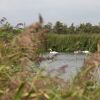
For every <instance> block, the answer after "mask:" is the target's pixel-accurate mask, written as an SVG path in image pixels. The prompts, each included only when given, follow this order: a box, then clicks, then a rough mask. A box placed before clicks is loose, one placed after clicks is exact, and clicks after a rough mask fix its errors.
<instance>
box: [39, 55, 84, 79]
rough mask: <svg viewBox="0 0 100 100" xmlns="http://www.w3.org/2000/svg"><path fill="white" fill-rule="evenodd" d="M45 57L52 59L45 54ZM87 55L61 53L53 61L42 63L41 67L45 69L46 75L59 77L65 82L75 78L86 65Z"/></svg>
mask: <svg viewBox="0 0 100 100" xmlns="http://www.w3.org/2000/svg"><path fill="white" fill-rule="evenodd" d="M43 56H44V57H52V55H51V54H45V55H43ZM85 57H86V55H83V54H77V55H76V54H66V53H60V54H59V55H57V56H55V57H54V58H53V59H50V60H45V61H42V62H41V64H40V66H41V67H42V68H45V70H46V71H45V73H46V74H49V75H50V76H56V75H57V76H59V77H61V78H63V79H64V80H68V79H69V78H72V77H74V76H75V75H76V74H77V72H78V71H79V70H80V68H81V67H82V65H83V63H84V59H85Z"/></svg>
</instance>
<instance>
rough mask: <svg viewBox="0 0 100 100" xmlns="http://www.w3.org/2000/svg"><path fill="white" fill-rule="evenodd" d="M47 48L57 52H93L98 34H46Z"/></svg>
mask: <svg viewBox="0 0 100 100" xmlns="http://www.w3.org/2000/svg"><path fill="white" fill-rule="evenodd" d="M47 37H48V40H47V48H48V49H49V48H52V49H53V50H56V51H59V52H73V51H75V50H89V51H91V52H95V51H96V49H97V43H98V41H99V40H100V35H99V34H73V35H70V34H67V35H59V34H52V33H51V34H47Z"/></svg>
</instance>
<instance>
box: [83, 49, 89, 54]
mask: <svg viewBox="0 0 100 100" xmlns="http://www.w3.org/2000/svg"><path fill="white" fill-rule="evenodd" d="M82 53H85V54H89V53H90V51H88V50H85V51H82Z"/></svg>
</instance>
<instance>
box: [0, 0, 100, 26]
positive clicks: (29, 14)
mask: <svg viewBox="0 0 100 100" xmlns="http://www.w3.org/2000/svg"><path fill="white" fill-rule="evenodd" d="M38 13H41V14H42V16H43V18H44V21H45V23H47V22H53V23H54V22H55V21H58V20H59V21H62V22H64V23H66V24H71V23H72V22H74V23H75V24H79V23H83V22H91V23H93V24H98V23H99V22H100V0H0V18H1V17H6V18H7V19H8V20H9V21H10V22H11V23H13V24H16V23H17V22H26V23H27V24H30V23H32V22H35V21H37V20H38Z"/></svg>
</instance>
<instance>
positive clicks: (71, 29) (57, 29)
mask: <svg viewBox="0 0 100 100" xmlns="http://www.w3.org/2000/svg"><path fill="white" fill-rule="evenodd" d="M44 28H46V29H48V32H49V33H57V34H78V33H79V34H80V33H87V34H91V33H97V34H99V33H100V24H98V25H92V24H91V23H81V24H80V25H75V24H74V23H72V24H71V25H70V26H68V25H66V24H64V23H62V22H60V21H57V22H56V23H55V24H54V25H53V24H52V23H50V22H49V23H48V24H46V25H44Z"/></svg>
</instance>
